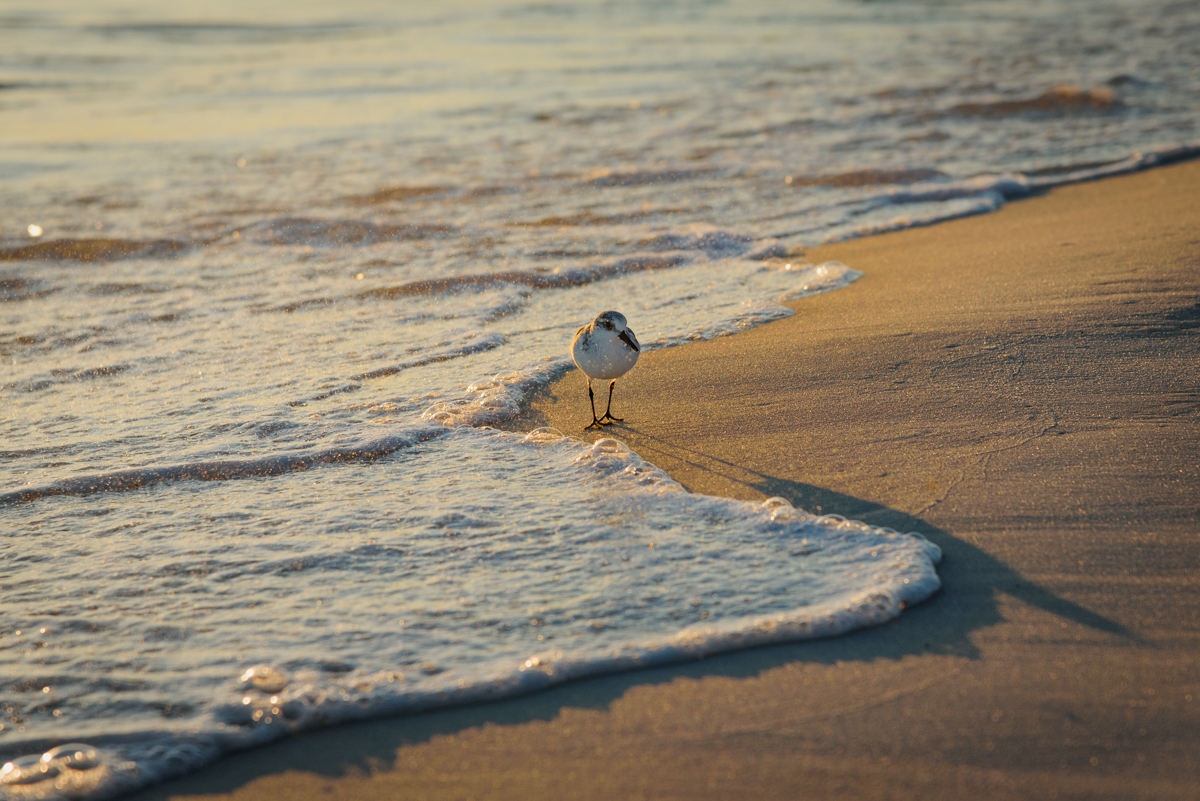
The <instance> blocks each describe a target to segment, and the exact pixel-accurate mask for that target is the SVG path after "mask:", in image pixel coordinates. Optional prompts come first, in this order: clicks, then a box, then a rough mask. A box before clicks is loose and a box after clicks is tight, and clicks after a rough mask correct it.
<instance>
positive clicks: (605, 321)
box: [596, 311, 629, 331]
mask: <svg viewBox="0 0 1200 801" xmlns="http://www.w3.org/2000/svg"><path fill="white" fill-rule="evenodd" d="M596 325H597V326H599V327H600V328H607V329H608V330H609V331H624V330H625V328H626V326H628V325H629V323H628V322H626V320H625V315H623V314H621V313H620V312H615V311H606V312H600V313H599V314H597V315H596Z"/></svg>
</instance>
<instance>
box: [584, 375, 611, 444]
mask: <svg viewBox="0 0 1200 801" xmlns="http://www.w3.org/2000/svg"><path fill="white" fill-rule="evenodd" d="M588 400H590V401H591V402H592V422H591V424H590V425H588V426H587V427H586V428H584V429H583V430H584V431H587V430H588V429H589V428H604V427H605V426H606V425H608V423H601V422H600V421H599V420H597V419H596V396H595V394H593V393H592V379H590V378H589V379H588Z"/></svg>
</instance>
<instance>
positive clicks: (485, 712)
mask: <svg viewBox="0 0 1200 801" xmlns="http://www.w3.org/2000/svg"><path fill="white" fill-rule="evenodd" d="M619 428H625V427H624V426H622V427H619ZM628 430H630V431H633V429H632V428H629V429H628ZM637 433H638V435H639V436H641V437H646V436H647V435H646V434H644V433H641V432H637ZM672 447H673V448H674V449H678V446H677V445H672ZM692 453H693V455H694V456H696V457H699V458H703V459H705V460H708V461H710V462H717V463H721V464H725V465H728V466H729V467H731V468H737V469H738V470H740V471H743V472H747V473H750V474H752V475H757V476H758V477H759V478H758V480H755V481H754V482H753V483H749V484H747V486H751V487H753V488H754V489H757V490H758V491H760V492H762V493H764V494H766V495H768V496H775V495H777V496H780V497H782V498H786V499H788V500H789V501H790V502H791V503H792V504H793V505H794V506H797V507H801V508H804V509H807V510H809V511H813V512H817V511H819V512H820V513H822V514H839V515H842V516H843V517H848V518H853V519H857V520H863V521H866V522H869V523H872V524H873V525H878V526H887V527H889V528H893V529H895V530H897V531H905V532H907V531H917V532H920V533H921V534H923V535H924V536H926V537H927V538H928V539H929V540H930V541H932V542H934V543H936V544H937V545H938V546H939V547H940V548H941V549H942V553H943V556H944V558H943V561H942V563H941V565H940V566H939V568H938V573H939V575H940V576H941V578H942V591H941V592H939V593H938V594H936V595H934V596H933V597H932V598H931V599H929V600H928V601H926V602H925V603H923V604H921V605H919V606H916V607H913V608H910V609H908V610H906V611H905V612H904V613H903V614H901V615H900V617H899V618H897V619H896V620H893V621H891V622H889V623H887V624H886V625H883V626H879V627H876V628H871V629H863V630H859V631H855V632H851V633H850V634H846V635H843V636H840V637H834V638H830V639H825V640H810V641H805V642H798V643H791V644H783V645H773V646H767V647H763V648H754V649H749V650H745V651H737V652H733V653H729V654H722V655H718V656H710V657H707V658H704V659H700V660H697V661H693V662H687V663H683V664H678V665H670V666H666V667H659V668H651V669H647V670H638V671H633V672H628V673H619V674H615V675H609V676H600V677H595V678H590V679H583V680H580V681H575V682H571V683H568V684H564V685H560V686H558V687H553V688H550V689H548V690H544V691H541V692H538V693H535V694H532V695H525V696H519V697H514V698H510V699H507V700H504V701H498V702H494V703H488V704H478V705H472V706H465V707H458V708H450V709H443V710H440V711H436V712H427V713H423V714H417V715H411V716H405V717H398V718H386V719H380V720H375V721H367V722H362V723H352V724H346V725H342V726H336V727H332V728H329V729H324V730H320V731H316V732H311V733H306V734H303V735H300V736H298V737H294V738H288V739H285V740H283V741H280V742H278V743H274V744H272V745H268V746H265V747H263V748H258V749H254V750H251V751H245V752H241V753H237V754H234V755H231V756H228V757H225V758H223V759H222V760H221V761H220V763H219V764H218V766H217V768H216V769H213V768H209V769H207V770H204V771H201V772H200V773H198V774H196V775H194V776H189V777H184V778H182V779H178V780H175V781H172V782H169V783H167V784H164V785H160V786H158V787H154V788H150V789H148V790H146V791H143V792H141V793H138V794H137V795H135V796H132V798H131V801H166V799H168V798H170V797H172V796H176V797H178V796H181V795H182V796H187V795H202V794H210V793H229V792H232V791H234V790H236V789H237V788H239V787H242V786H244V785H245V784H247V783H249V782H251V781H253V780H254V779H256V778H258V777H261V776H266V775H270V774H277V773H282V772H285V771H289V770H290V771H301V772H306V773H311V774H317V775H321V776H326V777H330V778H337V777H342V776H346V775H348V774H355V773H361V774H369V773H371V772H372V770H378V769H386V768H388V767H390V766H391V765H392V764H393V763H394V762H395V758H396V751H397V749H399V748H402V747H405V746H410V745H415V744H420V743H424V742H427V741H429V740H431V739H433V738H434V737H437V736H439V735H452V734H456V733H458V732H462V731H465V730H468V729H473V728H478V727H482V726H486V725H495V726H515V725H521V724H524V723H529V722H533V721H551V720H554V719H555V718H557V717H558V716H559V714H560V713H561V711H562V710H563V709H564V708H570V707H575V708H581V709H605V708H607V707H608V706H609V705H610V704H612V703H613V702H614V701H616V700H617V699H619V698H621V697H622V696H623V695H624V694H625V693H626V692H628V691H629V690H630V689H632V688H634V687H637V686H643V685H655V684H666V683H669V682H672V681H675V680H676V679H680V678H688V679H702V678H705V677H724V678H733V679H744V678H753V677H756V676H759V675H760V674H762V673H764V672H766V671H768V670H771V669H774V668H778V667H782V666H784V665H787V664H789V663H797V662H807V663H815V664H824V665H833V664H837V663H852V662H871V661H875V660H880V659H884V660H892V661H895V660H899V659H901V658H902V657H905V656H913V655H920V654H925V653H932V654H943V655H952V656H960V657H966V658H969V659H975V658H978V655H979V653H978V650H977V648H976V647H975V645H974V644H973V643H972V642H971V639H970V635H971V633H972V632H974V631H976V630H979V629H984V628H987V627H989V626H992V625H995V624H997V623H1000V622H1002V621H1003V620H1004V618H1003V617H1002V615H1001V613H1000V610H999V608H998V605H997V596H998V595H999V594H1002V593H1003V594H1008V595H1012V596H1014V597H1016V598H1019V599H1020V600H1022V601H1024V602H1026V603H1028V604H1030V605H1033V606H1035V607H1037V608H1039V609H1042V610H1044V611H1046V612H1049V613H1051V614H1053V615H1056V616H1058V617H1060V618H1063V619H1064V620H1068V621H1071V622H1073V623H1076V624H1078V625H1081V626H1086V627H1088V628H1092V629H1095V630H1098V631H1102V632H1105V633H1107V634H1114V635H1118V636H1123V637H1133V635H1132V634H1131V633H1130V632H1128V631H1127V630H1126V629H1125V628H1124V627H1123V626H1121V625H1120V624H1118V623H1116V622H1114V621H1112V620H1109V619H1108V618H1106V617H1104V616H1102V615H1099V614H1097V613H1095V612H1092V611H1090V610H1088V609H1086V608H1084V607H1082V606H1079V605H1078V604H1075V603H1072V602H1071V601H1069V600H1067V599H1065V598H1061V597H1059V596H1057V595H1055V594H1054V593H1052V592H1050V591H1049V590H1047V589H1045V588H1044V587H1040V586H1038V585H1036V584H1034V583H1032V582H1030V581H1029V580H1027V579H1026V578H1024V577H1023V576H1021V575H1020V574H1019V573H1018V572H1016V571H1015V570H1013V569H1012V568H1011V567H1009V566H1008V565H1006V564H1005V563H1003V562H1002V561H1000V560H998V559H996V558H995V557H994V556H991V555H990V554H988V553H986V552H985V551H983V550H981V549H979V548H977V547H975V546H974V545H971V544H969V543H967V542H964V541H963V540H960V539H958V538H956V537H954V536H953V535H951V534H950V533H948V532H946V531H943V530H941V529H939V528H937V527H934V526H931V525H930V524H928V523H927V522H925V521H923V520H921V519H920V518H917V517H913V516H911V515H908V514H905V513H903V512H899V511H897V510H895V509H890V508H888V507H885V506H882V505H880V504H877V503H873V502H871V501H867V500H863V499H862V498H855V497H853V496H850V495H846V494H844V493H840V492H835V491H833V490H829V489H824V488H822V487H817V486H813V485H811V484H803V483H800V482H796V481H789V480H785V479H781V478H777V477H773V476H769V475H765V474H761V473H755V472H754V471H748V470H746V468H745V467H743V466H741V465H734V464H732V463H730V462H726V461H724V460H721V459H718V458H716V457H713V456H710V455H708V454H702V453H699V452H695V451H693V452H692ZM674 456H675V457H676V458H678V456H679V455H678V454H677V453H676V454H674ZM702 469H711V468H702ZM722 475H724V474H722ZM726 477H727V478H728V476H726ZM743 483H745V482H743Z"/></svg>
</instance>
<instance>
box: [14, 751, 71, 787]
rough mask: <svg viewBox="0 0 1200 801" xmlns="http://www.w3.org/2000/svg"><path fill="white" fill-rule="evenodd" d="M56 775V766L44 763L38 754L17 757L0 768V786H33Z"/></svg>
mask: <svg viewBox="0 0 1200 801" xmlns="http://www.w3.org/2000/svg"><path fill="white" fill-rule="evenodd" d="M57 775H58V765H56V764H54V763H51V762H45V761H43V760H42V757H41V755H39V754H30V755H29V756H23V757H17V758H16V759H14V760H13V761H12V762H6V763H4V767H2V768H0V785H6V784H33V783H34V782H40V781H43V780H45V779H52V778H54V777H55V776H57Z"/></svg>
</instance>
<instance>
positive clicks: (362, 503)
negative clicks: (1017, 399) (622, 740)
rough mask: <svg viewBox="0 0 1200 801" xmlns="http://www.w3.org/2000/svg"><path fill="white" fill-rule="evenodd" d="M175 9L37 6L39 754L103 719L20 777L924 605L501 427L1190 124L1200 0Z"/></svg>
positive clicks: (893, 561)
mask: <svg viewBox="0 0 1200 801" xmlns="http://www.w3.org/2000/svg"><path fill="white" fill-rule="evenodd" d="M160 5H161V4H156V3H148V2H147V3H137V2H125V3H115V2H111V3H110V2H89V3H81V2H78V0H75V1H74V2H67V1H66V0H63V2H50V3H39V4H37V5H34V4H29V5H27V6H13V7H8V8H6V10H5V11H3V12H2V13H0V118H2V119H3V120H4V122H5V124H4V126H0V143H2V145H3V146H2V147H0V397H2V405H0V409H2V413H0V521H2V522H3V531H4V536H3V538H2V539H0V553H2V554H3V557H2V560H0V604H2V608H3V609H4V612H5V615H4V619H3V620H0V687H2V688H3V689H2V690H0V693H2V694H0V700H2V702H3V711H4V713H5V714H4V718H3V720H0V753H2V754H5V755H11V756H15V755H20V754H40V753H41V752H42V751H43V750H44V749H45V748H46V747H48V746H49V745H52V744H56V743H62V742H65V741H70V740H83V741H84V743H85V744H91V745H96V746H98V747H99V752H98V762H97V764H96V766H94V767H86V768H83V767H81V766H83V765H87V764H88V763H87V761H86V760H83V761H79V760H76V761H75V762H74V763H73V764H74V767H72V766H71V765H69V764H67V762H63V761H53V760H52V761H51V762H47V763H44V764H43V766H40V767H38V771H40V772H34V773H32V774H27V773H26V772H24V771H26V768H27V767H28V766H25V767H22V766H21V765H18V766H17V768H16V769H15V770H10V772H9V774H6V775H5V776H0V787H2V788H3V790H4V792H6V793H8V794H10V795H15V796H18V797H20V796H23V795H36V794H37V793H39V792H41V793H43V794H45V793H47V792H59V791H61V792H64V793H68V794H75V795H80V794H82V795H85V796H91V797H102V796H111V795H114V794H119V793H121V792H124V791H126V790H128V789H130V788H133V787H137V786H140V785H142V784H145V783H146V782H149V781H154V780H157V779H160V778H163V777H165V776H168V775H174V774H177V773H179V772H181V771H185V770H188V769H191V768H194V767H196V766H198V765H200V764H203V763H204V762H206V761H209V760H211V759H213V758H215V757H217V756H219V755H220V754H221V753H223V752H225V751H228V750H230V749H232V748H240V747H245V746H247V745H252V744H254V743H257V742H264V741H266V740H269V739H272V738H274V737H278V736H281V735H283V734H286V733H288V732H292V731H296V730H302V729H305V728H309V727H312V726H319V725H324V724H327V723H329V722H334V721H337V720H345V719H350V718H357V717H363V716H370V715H378V714H386V713H395V712H403V711H412V710H416V709H423V708H429V707H431V706H437V705H439V704H445V703H449V702H461V701H463V700H470V699H476V698H479V699H482V698H490V697H496V696H498V695H503V694H506V693H513V692H522V691H527V690H529V689H535V688H537V687H540V686H544V685H545V684H547V683H550V682H555V681H562V680H565V679H567V678H572V677H576V676H582V675H589V674H594V673H597V672H602V671H605V670H615V669H627V668H631V667H636V666H638V665H642V664H651V663H660V662H663V661H669V660H672V659H680V658H689V657H693V656H696V655H699V654H704V653H712V652H716V651H721V650H728V649H732V648H738V647H745V646H747V645H751V644H756V643H763V642H773V641H779V640H786V639H800V638H804V637H811V636H820V635H826V634H831V633H837V632H840V631H845V630H848V629H850V628H854V627H857V626H863V625H871V624H875V623H879V622H882V621H884V620H886V619H888V618H890V617H891V616H894V615H895V614H898V613H899V611H900V609H901V607H902V606H903V605H905V604H907V603H912V602H916V601H919V600H921V599H922V598H924V597H926V596H927V595H928V594H929V593H931V592H933V591H934V590H935V589H936V587H937V586H938V581H937V576H936V573H935V572H934V569H933V564H934V563H935V562H936V560H937V551H936V548H934V547H933V546H931V545H929V544H928V543H926V542H925V541H924V540H922V539H920V538H914V537H908V536H902V535H896V534H895V533H892V532H886V531H881V530H878V529H872V528H870V527H866V526H863V525H862V524H858V523H853V522H843V521H838V520H824V519H817V518H811V517H809V516H808V515H806V514H805V513H803V512H802V511H796V510H790V509H788V508H787V507H780V506H778V505H766V506H764V505H753V504H743V503H737V502H732V501H727V500H720V499H712V498H704V497H702V496H692V495H689V494H687V493H684V492H682V491H681V490H680V488H679V487H678V485H675V484H674V483H673V482H672V481H670V479H669V478H667V477H666V476H665V475H663V474H661V473H660V472H659V471H658V470H657V469H656V468H654V467H653V466H652V465H649V464H647V463H645V462H643V461H641V460H640V459H639V458H638V457H637V456H636V455H633V454H629V453H627V452H625V451H624V450H623V449H622V448H621V446H619V445H617V444H605V445H602V446H598V449H593V448H591V447H590V446H587V445H585V444H583V443H580V442H579V441H577V440H573V439H571V438H569V437H568V438H565V439H562V438H559V435H556V434H553V433H545V432H542V433H538V434H536V435H534V436H533V437H532V438H531V439H528V440H527V439H524V438H522V437H519V436H514V435H509V434H501V433H498V432H496V431H493V430H491V429H489V428H486V426H487V425H488V424H490V423H495V422H498V421H500V420H502V419H504V418H505V417H507V416H510V415H512V414H513V413H514V412H515V411H516V409H517V407H518V405H519V404H520V402H521V399H522V397H523V396H524V393H525V392H527V391H528V390H529V389H530V388H532V387H534V386H536V385H538V384H539V383H542V382H544V381H546V380H549V379H551V378H553V377H555V376H557V375H561V374H562V373H563V372H564V371H565V370H567V369H569V368H570V364H569V360H568V359H567V358H566V352H567V347H568V344H569V342H570V339H571V336H572V335H573V333H574V331H575V329H576V328H577V327H578V326H580V325H582V324H583V323H585V322H587V321H588V320H590V319H591V317H592V316H594V315H595V313H596V312H598V311H600V310H602V309H606V308H615V309H619V310H621V311H622V312H623V313H624V314H625V315H626V316H627V317H628V318H629V320H630V324H631V326H632V327H633V328H634V330H636V331H637V334H638V337H639V339H640V340H641V341H642V343H643V344H645V345H646V346H647V347H648V348H658V347H668V346H670V345H673V344H677V343H680V342H684V341H688V340H691V339H701V338H708V337H713V336H720V335H724V334H728V333H732V332H735V331H737V330H740V329H742V328H745V327H747V326H751V325H756V324H760V323H762V322H766V321H769V320H771V319H777V318H779V317H781V316H784V315H787V314H790V312H789V311H788V310H787V309H786V308H784V307H782V306H780V305H779V301H780V300H781V299H785V298H795V297H801V296H804V295H809V294H818V293H820V292H824V291H833V290H836V289H838V288H839V287H843V286H845V285H847V284H848V283H850V282H852V281H853V280H855V279H856V278H857V277H858V276H859V275H860V274H861V273H860V272H859V271H861V270H869V269H870V267H869V265H849V266H846V265H839V264H833V263H831V264H828V265H811V264H808V263H807V261H806V260H805V257H804V252H805V249H806V248H808V247H811V246H812V245H815V244H818V243H821V242H828V241H836V240H839V239H843V238H846V237H852V236H860V235H864V234H868V233H871V232H875V231H882V230H890V229H893V228H902V227H907V226H911V225H920V224H926V223H929V222H934V221H937V220H941V219H948V218H951V217H955V216H961V215H964V214H973V213H980V212H986V211H990V210H992V209H995V208H998V207H999V206H1001V205H1002V204H1003V203H1004V202H1006V201H1007V200H1008V199H1011V198H1015V197H1021V196H1023V195H1026V194H1028V193H1029V192H1031V191H1036V190H1038V189H1040V188H1043V187H1046V186H1053V185H1055V184H1058V183H1064V182H1070V181H1075V180H1083V179H1087V178H1091V177H1097V176H1100V175H1105V174H1112V173H1117V172H1122V171H1129V170H1134V169H1142V168H1146V167H1151V166H1154V165H1155V164H1158V163H1165V162H1168V161H1170V160H1172V159H1175V158H1180V157H1185V156H1188V155H1191V154H1194V153H1196V152H1197V148H1196V145H1195V142H1196V140H1197V136H1198V135H1197V129H1196V126H1197V120H1200V69H1198V67H1200V36H1198V35H1197V34H1198V33H1200V11H1198V10H1197V9H1196V8H1195V7H1194V4H1185V3H1166V2H1148V3H1103V2H1102V3H1082V2H1079V3H1075V2H1054V3H1033V2H1007V3H969V4H968V3H932V4H929V3H895V4H878V3H861V4H860V3H839V2H827V3H816V4H806V5H805V7H804V9H803V10H800V11H798V10H796V9H794V8H792V7H790V5H789V4H782V3H780V4H772V3H739V4H721V3H709V4H673V3H650V4H646V3H636V4H635V3H629V4H612V3H606V4H596V3H584V2H580V3H566V4H557V5H522V4H503V3H498V4H486V5H485V4H474V3H461V4H451V5H445V4H442V5H439V6H438V7H437V8H436V9H435V8H433V7H430V8H429V9H428V10H422V9H414V8H407V7H402V8H397V7H395V4H390V3H388V4H385V3H379V4H374V3H369V2H357V3H343V4H339V5H338V6H337V8H336V9H335V8H333V7H330V6H328V4H319V3H289V4H287V5H286V6H285V5H282V4H273V3H259V4H247V3H244V2H241V3H210V4H206V5H205V10H204V12H203V14H202V15H201V13H200V12H194V11H189V12H175V11H171V10H165V9H163V8H160V7H159V6H160ZM30 226H36V228H31V227H30ZM34 234H37V235H36V236H35V235H34ZM812 302H816V303H819V302H820V299H819V298H816V299H814V300H813V301H812ZM628 380H636V368H635V372H634V374H633V375H632V376H631V377H630V379H628ZM616 409H617V411H618V413H619V414H620V413H623V414H625V415H632V416H634V417H636V416H637V415H645V414H650V413H652V411H651V410H639V409H628V408H625V407H623V406H622V405H621V394H620V389H619V385H618V391H617V397H616ZM579 413H580V422H581V424H582V423H584V422H586V416H587V410H586V407H585V406H584V400H583V399H582V398H581V399H580V409H579ZM566 433H567V434H570V433H571V432H566ZM651 544H653V546H654V547H653V548H651V547H650V546H651ZM906 582H907V583H906ZM18 632H19V633H18ZM264 665H265V666H267V667H266V668H263V669H262V670H261V671H260V673H259V674H252V675H251V676H250V677H249V678H248V679H247V681H246V682H243V683H239V681H238V679H239V677H240V676H242V675H243V674H245V672H246V671H247V670H248V669H249V668H253V667H255V666H264ZM255 675H257V676H258V678H257V679H255ZM264 677H265V678H264ZM256 680H257V682H258V683H257V685H256V684H255V681H256ZM72 753H74V752H72ZM80 753H82V752H80ZM63 759H67V757H64V758H63ZM68 761H69V760H68ZM35 762H36V760H35ZM51 773H55V775H50V774H51ZM56 784H57V790H56V789H55V788H56Z"/></svg>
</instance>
